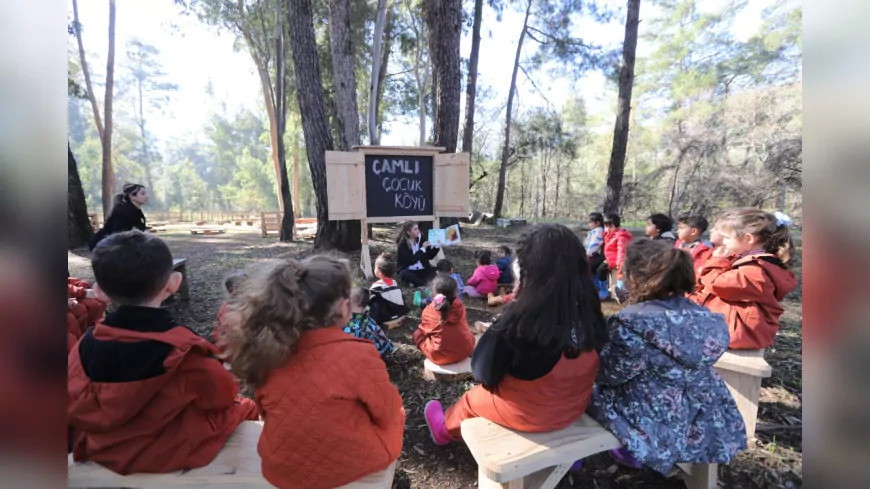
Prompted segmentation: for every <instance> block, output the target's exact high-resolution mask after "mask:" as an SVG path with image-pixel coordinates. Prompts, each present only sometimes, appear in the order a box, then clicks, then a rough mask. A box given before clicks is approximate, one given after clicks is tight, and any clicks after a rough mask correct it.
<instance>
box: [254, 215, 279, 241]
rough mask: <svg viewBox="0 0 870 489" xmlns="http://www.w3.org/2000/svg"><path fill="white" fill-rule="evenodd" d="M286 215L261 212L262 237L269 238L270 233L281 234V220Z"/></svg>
mask: <svg viewBox="0 0 870 489" xmlns="http://www.w3.org/2000/svg"><path fill="white" fill-rule="evenodd" d="M283 218H284V215H283V214H281V213H280V212H261V213H260V235H261V236H262V237H264V238H265V237H267V236H268V235H269V233H280V232H281V220H282V219H283Z"/></svg>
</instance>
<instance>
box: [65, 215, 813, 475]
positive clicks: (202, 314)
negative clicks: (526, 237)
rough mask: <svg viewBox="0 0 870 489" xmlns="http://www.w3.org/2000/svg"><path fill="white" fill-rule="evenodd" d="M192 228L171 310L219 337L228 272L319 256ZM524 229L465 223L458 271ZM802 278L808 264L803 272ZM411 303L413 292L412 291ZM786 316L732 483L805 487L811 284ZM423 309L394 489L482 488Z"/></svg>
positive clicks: (484, 313) (85, 271)
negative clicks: (433, 364) (436, 424)
mask: <svg viewBox="0 0 870 489" xmlns="http://www.w3.org/2000/svg"><path fill="white" fill-rule="evenodd" d="M188 229H189V227H188V226H185V225H177V226H170V228H169V230H168V231H167V232H161V233H159V236H160V237H161V238H163V239H165V240H166V241H167V243H169V246H170V248H171V249H172V252H173V255H174V256H175V257H176V258H180V257H183V258H187V259H188V262H187V263H188V264H187V268H188V275H189V280H190V291H191V300H190V301H189V302H180V301H176V302H174V303H172V304H170V305H168V306H167V307H168V308H169V309H170V310H171V311H172V313H173V314H174V315H175V317H176V320H177V321H179V322H180V323H182V324H186V325H187V326H189V327H190V328H191V329H193V330H194V331H195V332H196V333H197V334H200V335H202V336H205V337H209V335H210V333H211V330H212V327H213V323H214V321H215V318H216V315H217V311H218V308H219V307H220V305H221V303H222V302H223V295H222V287H221V283H222V279H223V277H225V276H226V275H227V274H229V273H232V272H234V271H236V270H240V269H242V268H244V267H245V266H246V265H247V264H249V263H252V262H254V261H259V260H268V259H276V258H290V257H303V256H306V255H310V254H313V253H315V250H314V249H313V246H312V241H311V240H302V241H299V242H295V243H289V244H285V243H278V242H277V239H276V238H274V237H270V238H261V237H260V235H259V231H258V230H255V229H253V228H248V227H245V226H243V227H240V228H239V227H234V226H228V232H227V233H226V234H220V235H212V236H205V235H191V234H190V233H189V231H188ZM374 231H375V232H374V236H373V240H372V242H371V247H372V249H371V253H372V261H374V257H376V256H377V255H378V254H379V253H380V252H382V251H393V252H394V251H395V243H394V242H393V240H392V238H393V236H394V233H395V231H394V229H393V228H386V227H384V228H379V227H376V228H375V230H374ZM521 231H522V229H521V228H520V229H508V230H506V229H498V228H494V227H490V226H479V227H475V226H464V227H463V236H462V240H463V241H462V245H461V246H455V247H450V248H448V249H447V250H446V254H447V258H448V259H450V260H451V261H452V262H453V263H454V266H455V267H456V271H457V272H459V273H460V274H462V276H463V277H468V276H470V275H471V272H472V271H473V270H474V258H473V254H474V252H475V251H476V250H479V249H489V250H493V251H495V249H496V247H497V246H498V245H499V244H507V245H508V246H511V247H515V246H516V240H517V238H518V236H519V234H520V233H521ZM68 257H69V269H70V273H71V274H72V276H74V277H76V276H77V277H80V278H84V279H88V280H91V279H93V274H92V272H91V270H90V265H89V253H88V251H87V250H86V249H81V250H73V251H71V252H70V253H69V255H68ZM346 257H347V258H348V259H350V260H351V262H352V263H353V268H354V273H355V280H356V281H357V283H359V284H367V283H368V282H367V281H366V280H365V278H364V276H363V274H362V271H361V270H360V268H359V261H360V255H359V253H353V254H348V255H346ZM796 272H797V273H798V275H799V276H800V273H801V268H800V263H799V264H798V266H797V268H796ZM406 302H407V303H408V304H410V293H409V292H407V291H406ZM466 307H467V309H468V319H469V323H473V322H474V321H479V320H484V321H489V320H491V319H492V318H493V317H494V316H495V315H497V314H498V312H499V310H498V308H489V307H487V306H486V304H485V302H484V301H483V300H480V299H467V300H466ZM618 308H619V306H617V305H616V304H614V303H611V302H607V303H605V304H604V312H605V315H609V314H614V313H615V312H616V311H618ZM785 308H786V312H785V314H784V315H783V317H782V320H781V323H782V324H781V328H780V333H779V335H778V336H777V339H776V344H775V346H774V348H772V349H770V350H769V351H768V353H767V355H766V358H767V360H768V362H769V363H770V365H771V366H772V367H773V375H772V376H771V377H770V378H769V379H765V380H764V382H763V383H762V392H761V404H760V408H759V420H758V423H759V424H758V430H757V437H758V439H757V441H756V443H755V445H754V446H751V447H750V448H749V450H747V451H746V452H743V453H741V454H740V455H739V456H738V457H737V458H736V459H735V460H734V461H732V463H731V464H729V465H727V466H720V470H719V478H720V485H721V486H722V487H735V488H749V487H785V488H789V487H800V486H801V485H802V462H803V460H802V459H803V457H802V445H801V443H802V436H801V427H802V415H801V404H802V382H801V322H802V318H801V287H800V286H798V288H797V290H795V291H794V292H793V293H792V294H791V295H790V296H789V297H787V298H786V301H785ZM419 319H420V318H419V310H418V309H412V312H411V314H410V315H409V317H408V318H407V319H406V320H405V322H404V324H403V325H402V327H399V328H397V329H394V330H391V331H389V332H388V335H389V336H390V338H391V339H392V340H393V342H394V343H395V344H396V345H397V346H398V350H397V351H396V352H395V353H394V354H393V356H392V358H391V359H390V360H389V361H388V370H389V372H390V377H391V379H392V380H393V382H394V383H395V384H396V386H397V387H398V389H399V391H400V392H401V394H402V397H403V399H404V404H405V409H406V411H407V423H406V425H405V438H404V446H403V449H402V455H401V457H400V458H399V464H398V468H397V470H396V475H395V479H394V482H393V487H394V488H402V489H405V488H439V489H441V488H470V487H475V486H476V485H477V465H476V464H475V462H474V459H473V458H472V456H471V454H470V453H469V451H468V449H467V448H466V447H465V446H464V445H463V444H461V443H457V444H452V445H451V446H448V447H445V448H442V447H438V446H436V445H435V444H434V443H432V441H431V440H430V438H429V433H428V430H427V428H426V425H425V422H424V420H423V414H422V411H423V406H424V405H425V403H426V402H427V401H428V400H430V399H440V400H441V402H442V404H444V405H445V406H447V405H450V404H452V403H453V402H455V401H456V399H458V398H459V396H460V395H462V393H463V392H465V391H466V390H467V389H469V388H471V386H472V384H471V383H470V382H459V383H454V384H446V383H439V382H429V381H426V380H424V379H423V376H422V366H423V355H422V354H421V353H420V352H419V351H418V350H417V349H416V348H415V347H414V344H413V341H412V339H411V335H412V333H413V331H414V329H416V327H417V324H418V323H419ZM557 487H559V488H562V489H565V488H583V489H587V488H588V489H591V488H596V489H610V488H647V487H648V488H681V487H684V485H683V483H682V482H681V481H680V480H679V479H666V478H664V477H662V476H660V475H658V474H657V473H654V472H652V471H650V470H646V469H644V470H633V469H628V468H624V467H621V466H617V465H615V464H614V463H613V462H612V460H611V459H610V458H609V456H607V455H606V454H599V455H596V456H593V457H589V458H587V459H586V460H584V465H583V469H582V470H579V471H572V472H569V474H568V475H566V476H565V477H564V478H563V479H562V481H561V482H560V483H559V485H558V486H557Z"/></svg>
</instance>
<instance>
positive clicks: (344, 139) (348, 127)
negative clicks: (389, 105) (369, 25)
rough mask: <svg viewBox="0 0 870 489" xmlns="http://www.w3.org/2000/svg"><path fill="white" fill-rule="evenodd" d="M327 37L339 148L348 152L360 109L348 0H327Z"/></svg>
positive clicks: (356, 138)
mask: <svg viewBox="0 0 870 489" xmlns="http://www.w3.org/2000/svg"><path fill="white" fill-rule="evenodd" d="M329 39H330V42H331V44H332V46H331V48H332V76H333V80H334V82H335V100H336V105H337V106H338V126H339V128H340V130H339V140H338V149H339V150H340V151H350V150H351V148H352V147H353V146H355V145H357V144H359V108H358V106H357V100H356V76H355V75H354V70H353V69H354V59H353V49H352V47H351V42H350V2H349V0H330V1H329Z"/></svg>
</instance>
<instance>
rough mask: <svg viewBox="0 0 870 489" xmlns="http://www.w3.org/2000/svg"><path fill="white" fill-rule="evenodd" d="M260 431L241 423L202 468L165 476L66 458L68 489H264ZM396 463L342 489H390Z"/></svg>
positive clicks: (259, 423) (258, 424) (253, 423)
mask: <svg viewBox="0 0 870 489" xmlns="http://www.w3.org/2000/svg"><path fill="white" fill-rule="evenodd" d="M262 431H263V422H262V421H244V422H243V423H242V424H241V425H239V427H238V428H236V431H234V432H233V434H232V435H230V438H229V439H228V440H227V443H226V445H224V448H223V449H221V451H220V452H218V454H217V456H216V457H215V459H214V460H213V461H212V462H211V463H210V464H208V465H206V466H205V467H200V468H197V469H191V470H182V471H177V472H171V473H168V474H130V475H126V476H125V475H119V474H116V473H114V472H112V471H111V470H109V469H107V468H105V467H103V466H101V465H98V464H96V463H93V462H85V463H74V462H73V459H72V455H70V456H69V458H68V464H67V465H68V470H69V481H68V485H69V487H135V488H155V489H157V488H166V487H201V488H206V487H209V488H210V487H216V488H236V487H239V488H257V489H259V488H267V487H274V486H272V484H269V481H267V480H266V479H265V478H264V477H263V475H262V473H261V471H260V455H259V454H257V442H258V441H259V439H260V433H262ZM395 470H396V462H393V463H392V465H390V466H389V467H387V468H386V469H385V470H383V471H381V472H378V473H375V474H372V475H369V476H367V477H364V478H363V479H360V480H358V481H356V482H353V483H351V484H348V485H346V486H344V488H345V489H389V487H390V486H391V485H392V482H393V474H394V473H395Z"/></svg>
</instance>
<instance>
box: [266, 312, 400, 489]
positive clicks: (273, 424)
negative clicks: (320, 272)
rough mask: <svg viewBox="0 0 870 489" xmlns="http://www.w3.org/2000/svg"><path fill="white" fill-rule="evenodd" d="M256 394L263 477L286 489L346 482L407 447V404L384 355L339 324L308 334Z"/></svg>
mask: <svg viewBox="0 0 870 489" xmlns="http://www.w3.org/2000/svg"><path fill="white" fill-rule="evenodd" d="M254 400H255V401H256V402H257V404H258V406H259V407H260V410H261V413H260V414H261V415H262V416H263V419H264V424H263V434H262V435H261V436H260V441H259V444H258V446H257V451H258V453H259V454H260V458H261V459H262V468H263V476H264V477H265V478H266V480H268V481H269V482H270V483H272V484H274V485H275V486H277V487H279V488H286V489H328V488H334V487H339V486H343V485H345V484H349V483H351V482H353V481H355V480H358V479H360V478H362V477H365V476H367V475H369V474H373V473H375V472H380V471H381V470H384V469H386V468H387V467H388V466H389V465H390V464H391V463H393V461H395V460H396V459H397V458H398V457H399V454H400V453H401V452H402V434H403V432H404V427H405V409H404V408H403V407H402V398H401V396H400V395H399V391H398V390H397V389H396V387H395V386H394V385H393V384H392V383H390V377H389V375H388V374H387V369H386V367H385V366H384V362H383V361H382V360H381V358H380V356H378V352H377V350H375V349H374V348H372V344H371V342H369V341H367V340H363V339H358V338H355V337H353V336H351V335H349V334H346V333H345V332H343V331H342V330H341V329H339V328H337V327H330V328H321V329H315V330H309V331H306V332H304V333H302V336H301V337H300V338H299V342H298V344H297V349H296V351H295V352H294V353H293V356H292V357H291V359H290V360H289V361H288V362H287V363H286V364H285V365H284V366H282V367H281V368H279V369H277V370H275V371H273V372H272V373H271V374H270V375H269V378H268V379H266V382H265V383H264V384H263V385H262V386H261V387H260V388H259V389H257V391H256V393H255V395H254Z"/></svg>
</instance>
